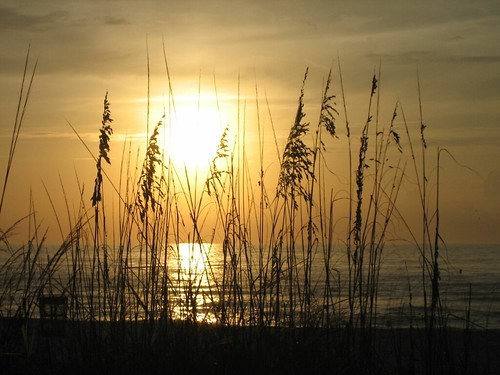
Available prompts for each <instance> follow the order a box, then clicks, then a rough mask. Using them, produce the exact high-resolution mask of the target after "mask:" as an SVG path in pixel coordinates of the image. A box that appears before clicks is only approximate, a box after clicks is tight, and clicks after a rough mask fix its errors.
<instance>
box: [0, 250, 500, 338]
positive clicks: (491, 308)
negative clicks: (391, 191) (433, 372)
mask: <svg viewBox="0 0 500 375" xmlns="http://www.w3.org/2000/svg"><path fill="white" fill-rule="evenodd" d="M46 251H47V254H49V255H47V254H43V255H41V256H39V257H38V258H37V259H36V260H30V262H26V263H23V262H22V259H23V256H18V257H17V258H16V259H15V261H14V260H13V259H12V258H11V260H10V261H8V259H9V255H10V254H9V252H8V251H6V250H1V251H0V262H1V263H0V264H1V265H2V268H1V274H0V314H1V316H13V315H14V314H16V313H18V312H19V311H20V310H19V309H20V307H21V306H23V304H24V311H25V313H26V311H27V314H28V315H30V316H31V317H38V316H39V309H38V307H39V306H38V302H37V299H36V298H34V297H33V295H34V294H38V295H49V294H53V295H65V296H68V298H69V313H68V314H72V316H73V317H79V318H81V319H87V318H88V317H89V314H90V313H91V312H89V311H90V310H92V302H90V299H91V298H92V301H98V305H99V308H100V309H101V308H104V309H105V310H106V311H105V312H104V313H103V314H102V315H103V316H102V317H101V318H102V319H110V318H111V312H112V311H115V314H116V311H117V310H118V308H114V309H113V306H115V307H116V306H118V305H120V304H121V305H120V306H123V305H125V306H126V309H121V314H124V316H126V317H127V318H143V317H145V316H144V312H142V313H140V312H139V311H143V310H144V309H147V310H148V311H154V310H157V311H168V313H169V314H170V316H171V317H172V318H174V319H196V320H199V321H205V322H209V323H210V322H217V321H220V320H221V319H224V321H226V322H228V323H234V324H242V322H244V324H251V323H252V322H254V323H255V322H256V321H257V320H256V319H257V317H260V318H262V316H266V317H267V318H265V319H264V320H263V321H264V322H265V323H266V324H275V322H276V321H275V320H273V319H276V316H277V306H279V309H281V310H280V311H281V313H280V314H281V315H282V316H286V315H287V314H288V315H290V314H291V311H293V310H294V309H295V310H297V311H298V310H300V309H302V308H304V303H305V302H304V301H305V297H304V294H305V293H306V291H307V292H308V293H309V296H310V298H309V299H308V303H310V306H311V309H310V310H309V312H310V314H309V315H308V316H309V319H312V318H311V317H313V318H314V319H318V322H319V321H320V320H321V316H322V314H323V313H324V311H325V309H326V306H327V304H328V311H329V313H330V314H331V316H332V317H333V318H335V319H339V320H346V319H347V315H348V306H349V304H348V303H347V301H348V297H349V288H348V285H349V282H348V280H349V279H348V275H349V270H348V266H347V255H346V252H345V249H344V248H343V247H342V246H340V245H339V246H337V247H334V248H333V251H332V256H331V260H330V264H329V269H330V279H329V288H328V293H329V299H327V300H325V290H326V283H327V278H326V271H325V261H324V256H323V255H322V252H320V251H318V252H317V253H316V254H314V256H313V258H312V267H311V273H310V278H309V281H310V283H309V287H308V288H307V289H306V288H304V287H303V285H302V286H301V284H300V283H301V281H302V280H304V271H303V269H304V268H303V265H304V264H305V263H304V262H303V260H301V259H302V258H301V253H302V252H301V251H298V252H297V251H296V254H295V256H296V257H297V260H296V263H295V264H296V270H295V273H292V274H290V273H289V269H288V268H287V263H286V262H285V261H282V262H281V263H279V264H280V265H281V266H280V267H279V271H276V270H277V268H276V264H278V262H276V263H275V266H274V268H273V265H272V262H273V258H272V257H268V256H267V255H265V254H266V250H265V249H264V252H263V254H264V257H263V258H259V250H258V249H256V248H252V249H250V248H249V249H247V251H244V250H241V251H238V252H237V253H234V252H233V253H231V252H226V254H225V255H224V248H223V246H222V245H220V244H201V245H200V244H192V243H184V244H182V243H181V244H174V245H172V246H170V247H169V251H168V253H167V254H168V257H167V258H165V257H164V255H165V254H164V253H163V252H162V253H160V252H158V253H156V254H155V255H154V256H153V257H152V256H151V254H149V253H146V252H139V251H137V249H131V251H130V253H129V257H128V258H127V259H126V261H125V260H124V258H123V257H122V258H120V257H119V252H118V251H112V250H110V249H107V251H106V254H107V263H106V264H107V266H106V269H104V268H103V267H102V264H103V253H101V254H100V258H99V260H100V263H99V262H97V263H94V262H93V259H94V256H93V252H92V251H87V253H85V252H84V251H80V253H79V254H78V256H76V255H75V254H73V253H70V252H66V253H65V254H64V256H62V257H61V258H60V261H59V262H58V264H57V266H55V267H52V268H50V272H47V270H48V269H49V268H47V262H48V259H50V254H54V252H55V251H56V249H55V248H52V249H50V248H49V249H47V250H46ZM17 255H22V252H21V253H19V254H17ZM122 255H123V254H122ZM283 256H284V255H283ZM119 259H121V260H120V261H119ZM224 259H225V260H224ZM283 259H284V258H283ZM119 262H122V263H121V264H126V267H122V268H121V269H122V271H119V270H120V267H116V264H117V263H119ZM22 264H24V266H23V265H22ZM29 264H31V266H28V265H29ZM96 264H97V265H96ZM99 264H100V265H99ZM152 265H154V269H155V271H154V272H152V271H151V269H152V268H151V266H152ZM92 267H94V268H93V269H94V272H92V271H91V270H92ZM499 268H500V245H450V246H447V247H443V248H442V249H440V256H439V269H440V279H439V286H440V288H439V291H440V304H439V306H438V307H439V309H440V312H441V315H440V317H441V319H442V321H441V323H443V324H446V325H447V326H450V327H457V328H463V327H466V326H469V327H472V328H487V329H500V271H499ZM30 269H31V271H30ZM28 275H32V276H31V277H30V280H27V278H28V277H29V276H28ZM104 275H105V276H104ZM120 275H121V276H120ZM123 275H126V277H123ZM278 275H281V276H280V277H278ZM290 275H292V277H293V280H292V279H289V277H290ZM289 280H292V282H289ZM422 280H425V285H426V288H427V289H426V291H427V305H429V304H430V284H429V275H428V274H427V273H425V272H424V273H423V272H422V257H421V254H420V253H419V251H418V249H417V248H416V247H415V246H412V245H408V244H399V245H397V244H388V245H386V246H385V248H384V249H383V252H382V257H381V261H380V268H379V278H378V288H377V294H376V304H375V306H376V310H375V311H374V312H375V314H374V315H373V316H375V317H376V320H375V321H374V323H375V324H376V325H377V326H384V327H407V326H409V325H410V324H412V325H414V326H421V325H422V318H423V316H424V314H425V310H424V289H423V282H422ZM277 281H278V282H280V283H281V284H282V285H281V286H279V285H276V282H277ZM41 283H43V287H42V288H40V284H41ZM95 285H98V286H99V289H100V290H99V291H96V288H95ZM290 285H292V287H290ZM119 286H121V287H122V289H119V288H120V287H119ZM118 290H124V291H125V292H124V293H122V294H120V293H118V292H117V291H118ZM278 290H279V291H280V292H279V293H278V292H277V291H278ZM290 291H292V293H294V295H293V296H291V295H290ZM91 295H92V296H91ZM278 295H279V297H278ZM75 296H77V297H75ZM71 299H78V303H74V302H72V301H71ZM26 300H28V302H30V304H31V305H30V306H31V307H30V308H29V309H28V310H26V309H25V307H26V306H25V305H26ZM23 301H24V302H23ZM120 301H121V302H120ZM325 301H328V302H325ZM146 305H147V306H149V307H144V306H146ZM76 306H79V307H78V308H79V309H82V311H80V312H78V313H76V312H75V311H73V310H74V309H76V308H77V307H76ZM106 306H107V307H106ZM292 306H295V307H294V308H293V307H292ZM143 307H144V308H143ZM72 309H73V310H72ZM106 314H108V315H106ZM115 317H116V315H115Z"/></svg>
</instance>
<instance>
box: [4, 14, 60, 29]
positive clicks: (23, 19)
mask: <svg viewBox="0 0 500 375" xmlns="http://www.w3.org/2000/svg"><path fill="white" fill-rule="evenodd" d="M66 14H67V13H66V12H65V11H55V12H51V13H48V14H41V15H35V14H27V13H23V12H20V11H17V10H15V9H11V8H0V32H2V31H5V30H21V31H46V30H48V29H51V28H55V27H56V26H55V24H56V23H57V22H58V21H59V20H61V19H62V18H64V17H65V16H66Z"/></svg>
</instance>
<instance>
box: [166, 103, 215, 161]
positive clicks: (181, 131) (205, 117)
mask: <svg viewBox="0 0 500 375" xmlns="http://www.w3.org/2000/svg"><path fill="white" fill-rule="evenodd" d="M165 124H166V126H165V146H164V148H165V154H166V155H168V156H170V157H171V159H172V162H173V163H174V164H176V165H177V166H180V167H184V166H185V167H187V168H188V169H190V170H192V169H200V168H201V169H205V168H207V167H208V165H209V163H210V160H212V159H213V158H214V156H215V155H216V152H217V146H218V145H219V142H220V137H221V135H222V133H223V130H224V129H223V128H224V123H223V115H222V114H221V113H220V112H219V111H218V109H217V106H216V105H215V104H214V103H210V102H208V103H201V104H200V106H199V107H198V103H197V99H195V100H193V101H182V102H180V103H178V104H176V109H175V112H173V113H172V115H171V116H169V118H167V119H166V120H165Z"/></svg>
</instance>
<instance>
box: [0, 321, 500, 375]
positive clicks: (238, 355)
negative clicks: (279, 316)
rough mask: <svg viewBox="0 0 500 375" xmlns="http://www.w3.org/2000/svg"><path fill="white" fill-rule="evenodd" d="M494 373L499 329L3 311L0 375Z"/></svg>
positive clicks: (499, 365)
mask: <svg viewBox="0 0 500 375" xmlns="http://www.w3.org/2000/svg"><path fill="white" fill-rule="evenodd" d="M63 373H64V374H101V373H102V374H104V373H108V374H281V373H283V374H324V373H332V374H364V373H366V374H499V373H500V331H495V330H469V331H466V330H452V329H447V330H436V331H434V332H428V331H425V330H418V329H397V328H388V329H375V330H372V331H370V330H363V331H362V330H348V329H328V330H327V329H282V328H279V329H278V328H270V327H265V328H257V327H222V326H216V325H202V324H192V323H181V322H135V323H130V322H128V323H114V324H110V323H105V324H103V323H100V324H97V323H92V324H90V323H82V322H78V323H77V322H70V321H57V322H52V321H40V320H29V321H27V320H21V319H7V318H4V319H0V374H63Z"/></svg>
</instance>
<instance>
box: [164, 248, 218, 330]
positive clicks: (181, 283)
mask: <svg viewBox="0 0 500 375" xmlns="http://www.w3.org/2000/svg"><path fill="white" fill-rule="evenodd" d="M172 250H173V254H172V255H173V256H171V257H170V264H169V268H170V272H169V274H170V280H171V282H172V286H174V290H175V291H176V298H175V301H176V303H175V304H174V306H172V313H173V316H174V317H175V318H176V319H182V320H196V321H200V322H207V323H215V322H216V321H217V319H216V316H215V311H214V309H213V307H214V305H215V304H216V303H217V302H218V296H217V294H216V292H215V289H214V288H213V287H214V280H215V278H217V277H218V276H219V275H217V271H216V269H217V267H214V263H216V258H217V254H214V253H215V252H217V249H216V248H214V247H213V245H212V246H210V245H209V244H205V243H202V244H199V243H179V244H177V245H175V246H174V247H173V248H172Z"/></svg>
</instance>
